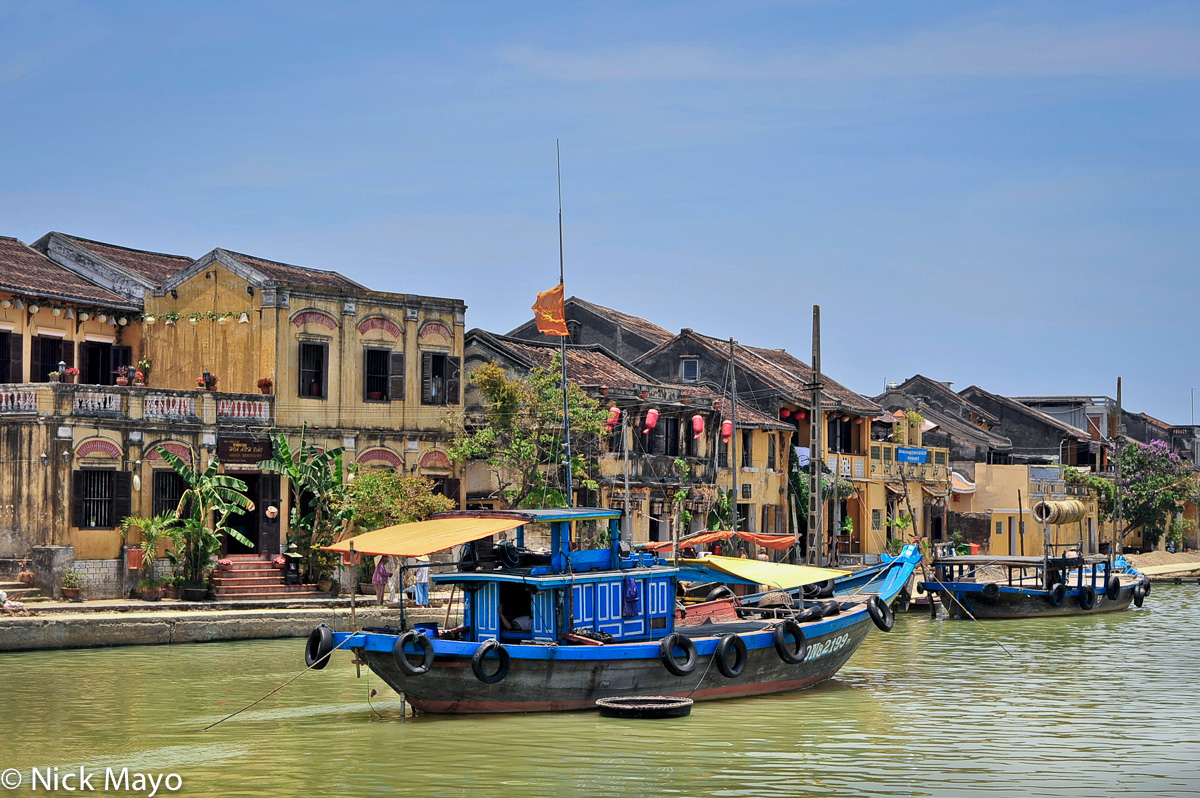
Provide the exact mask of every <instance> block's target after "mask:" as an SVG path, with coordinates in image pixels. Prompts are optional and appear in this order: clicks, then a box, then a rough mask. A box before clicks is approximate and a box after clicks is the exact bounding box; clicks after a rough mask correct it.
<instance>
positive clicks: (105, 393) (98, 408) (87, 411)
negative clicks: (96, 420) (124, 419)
mask: <svg viewBox="0 0 1200 798" xmlns="http://www.w3.org/2000/svg"><path fill="white" fill-rule="evenodd" d="M121 399H122V397H121V390H120V389H109V390H105V389H103V388H99V387H97V388H93V389H89V390H77V391H75V392H74V397H73V398H72V402H71V414H72V415H76V416H122V415H125V409H124V407H123V406H122V401H121Z"/></svg>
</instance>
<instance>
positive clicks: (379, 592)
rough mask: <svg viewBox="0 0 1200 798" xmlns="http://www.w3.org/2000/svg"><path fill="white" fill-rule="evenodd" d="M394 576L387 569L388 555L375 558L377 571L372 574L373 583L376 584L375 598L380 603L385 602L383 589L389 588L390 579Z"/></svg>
mask: <svg viewBox="0 0 1200 798" xmlns="http://www.w3.org/2000/svg"><path fill="white" fill-rule="evenodd" d="M391 576H392V572H391V571H389V570H388V569H387V557H384V556H382V555H381V556H378V557H376V558H375V573H373V574H371V584H372V585H374V586H375V600H376V602H377V603H379V604H383V591H384V590H385V589H386V588H387V583H388V579H390V578H391Z"/></svg>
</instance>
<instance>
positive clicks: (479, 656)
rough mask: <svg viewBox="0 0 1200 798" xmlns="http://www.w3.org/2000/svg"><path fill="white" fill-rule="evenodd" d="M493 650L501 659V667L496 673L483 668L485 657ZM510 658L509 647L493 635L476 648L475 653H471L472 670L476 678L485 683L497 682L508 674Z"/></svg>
mask: <svg viewBox="0 0 1200 798" xmlns="http://www.w3.org/2000/svg"><path fill="white" fill-rule="evenodd" d="M493 651H495V652H496V656H497V657H499V659H500V667H498V668H496V672H495V673H488V672H487V671H485V670H484V669H483V659H484V657H486V656H487V655H488V654H490V653H492V652H493ZM508 659H509V657H508V649H506V648H505V647H504V646H503V645H501V643H500V641H499V640H497V639H496V638H494V637H493V638H492V639H491V640H488V641H486V642H484V644H483V645H481V646H480V647H479V648H477V649H475V653H474V654H472V655H471V672H472V673H474V674H475V678H476V679H478V680H479V681H481V682H483V683H484V684H495V683H496V682H500V681H503V680H504V677H505V676H507V675H508Z"/></svg>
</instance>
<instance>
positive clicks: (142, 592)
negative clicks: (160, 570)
mask: <svg viewBox="0 0 1200 798" xmlns="http://www.w3.org/2000/svg"><path fill="white" fill-rule="evenodd" d="M133 591H134V592H135V593H137V597H138V598H140V599H141V600H142V601H159V600H160V599H162V597H163V595H164V594H165V593H166V592H167V589H166V588H165V587H164V586H163V584H162V583H161V582H159V581H158V580H157V579H149V578H147V579H143V580H141V581H140V582H138V583H137V585H136V586H135V587H134V588H133Z"/></svg>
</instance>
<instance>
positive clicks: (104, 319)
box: [96, 313, 108, 324]
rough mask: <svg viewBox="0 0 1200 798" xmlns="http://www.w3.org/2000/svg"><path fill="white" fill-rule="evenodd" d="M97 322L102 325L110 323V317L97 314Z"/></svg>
mask: <svg viewBox="0 0 1200 798" xmlns="http://www.w3.org/2000/svg"><path fill="white" fill-rule="evenodd" d="M96 321H98V322H100V323H101V324H103V323H104V322H106V321H108V316H106V315H104V314H103V313H97V314H96Z"/></svg>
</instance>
